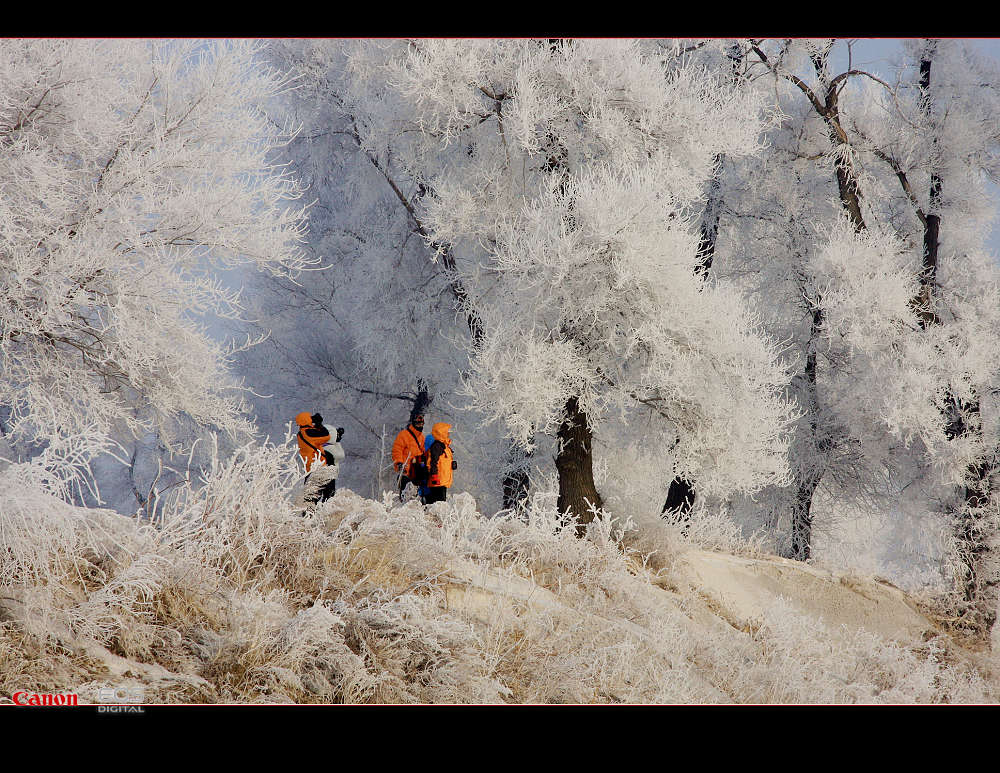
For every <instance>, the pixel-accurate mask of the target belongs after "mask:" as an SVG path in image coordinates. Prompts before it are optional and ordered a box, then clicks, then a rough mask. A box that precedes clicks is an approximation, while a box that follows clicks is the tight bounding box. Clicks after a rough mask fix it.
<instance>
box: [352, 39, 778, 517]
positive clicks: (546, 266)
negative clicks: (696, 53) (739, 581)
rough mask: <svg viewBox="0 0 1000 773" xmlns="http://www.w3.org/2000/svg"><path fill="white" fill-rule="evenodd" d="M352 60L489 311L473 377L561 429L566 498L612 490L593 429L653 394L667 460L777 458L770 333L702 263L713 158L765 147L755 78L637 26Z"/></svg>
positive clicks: (546, 428)
mask: <svg viewBox="0 0 1000 773" xmlns="http://www.w3.org/2000/svg"><path fill="white" fill-rule="evenodd" d="M350 67H351V74H352V79H351V81H350V84H349V88H350V92H349V96H348V99H350V100H351V101H353V102H354V103H355V104H356V105H357V112H362V113H364V114H366V115H367V116H368V118H367V120H366V126H365V131H364V132H363V133H362V134H361V140H362V143H363V144H364V145H365V146H371V147H378V146H382V145H384V144H385V138H386V137H391V138H392V139H393V140H394V144H393V146H394V147H395V149H396V153H397V157H396V163H397V164H398V166H399V167H400V168H402V169H404V170H406V171H407V173H408V176H409V177H410V179H412V180H413V181H414V182H415V183H416V185H417V186H423V188H424V189H425V190H426V191H427V194H426V195H424V196H422V197H421V198H420V199H419V200H418V202H417V204H416V205H415V206H416V207H417V208H418V212H419V217H420V220H421V222H422V224H423V226H424V229H425V230H426V234H427V239H428V241H429V242H430V243H431V244H433V245H435V246H436V248H437V255H438V259H439V260H440V261H441V262H442V263H443V265H444V267H445V269H446V271H447V273H448V275H449V276H450V277H451V278H452V281H453V282H457V283H459V284H460V286H461V287H462V288H463V291H464V296H463V297H462V298H460V299H459V301H460V306H461V308H462V310H463V312H465V313H469V314H471V313H474V314H475V315H476V316H477V317H478V319H479V320H480V324H481V336H480V337H479V338H478V340H476V341H475V342H474V344H473V346H472V347H471V351H470V358H471V372H470V373H469V376H468V378H467V380H466V387H465V394H466V396H467V398H468V399H469V401H470V403H471V404H472V405H473V406H474V407H476V408H477V409H478V410H479V411H481V412H482V413H483V414H484V415H485V416H486V417H487V418H491V419H500V420H502V421H503V422H504V424H505V425H506V427H507V430H508V433H509V435H510V436H511V437H512V438H513V439H514V440H516V441H517V442H518V443H520V444H521V445H522V446H524V447H526V448H530V447H531V446H532V444H533V441H534V439H535V438H536V437H537V436H538V435H539V434H549V435H555V436H556V438H557V439H558V450H557V454H556V468H557V471H558V476H559V506H560V510H561V511H562V512H572V513H573V514H574V515H575V516H576V517H577V518H578V519H579V520H580V521H581V523H586V522H587V521H589V520H590V518H591V517H592V516H593V512H594V510H595V508H600V507H601V497H600V495H599V493H598V491H597V489H596V486H595V484H594V480H593V472H592V442H593V436H594V431H595V429H596V428H599V427H602V426H611V425H613V424H614V423H615V422H616V421H618V422H619V423H627V421H628V420H629V417H630V416H635V415H637V414H640V413H641V412H643V411H646V412H649V413H651V414H653V415H655V416H656V417H657V419H658V420H659V421H660V422H661V424H660V431H659V433H658V436H657V439H656V441H655V443H654V446H653V447H650V448H649V449H647V450H648V451H649V452H650V453H653V454H657V455H659V456H661V457H662V458H664V459H665V460H667V459H669V460H672V464H671V466H672V467H673V469H668V470H665V472H666V473H667V474H666V476H665V477H666V478H667V480H669V478H670V477H672V476H673V475H674V474H681V475H684V476H686V477H688V478H689V479H690V480H692V481H697V482H698V484H699V485H700V486H701V487H702V488H703V489H704V490H705V491H706V492H709V493H720V492H728V491H731V490H735V489H740V488H743V489H747V490H752V489H754V488H756V487H759V486H760V485H762V484H764V483H766V482H769V481H776V480H780V479H781V478H782V476H783V475H784V472H785V462H784V451H785V449H784V445H783V442H784V440H783V439H784V429H785V426H786V424H787V421H788V416H789V408H788V406H787V405H786V404H785V403H783V402H782V401H781V400H780V399H778V397H777V396H776V392H777V390H778V389H779V388H780V385H781V383H782V382H783V379H784V374H783V371H782V369H781V368H780V367H779V365H778V363H777V355H776V352H775V350H774V349H773V347H772V346H771V344H770V343H769V342H768V341H767V340H766V339H765V338H763V337H762V336H761V335H759V334H758V332H757V329H756V321H755V319H754V318H753V315H752V314H751V313H750V312H749V311H748V309H747V308H746V306H745V304H744V303H743V301H742V299H741V297H740V296H739V294H738V293H737V292H735V291H733V290H730V289H726V288H723V287H721V286H714V285H708V284H705V283H704V282H703V281H702V280H701V279H700V278H699V277H698V276H697V275H696V271H695V267H696V264H697V261H698V246H699V241H700V233H699V228H698V223H697V214H698V213H699V212H700V209H701V203H702V194H703V191H704V189H705V187H706V183H707V181H708V180H709V179H710V177H711V175H712V172H713V165H714V160H715V158H716V157H717V156H718V154H720V153H725V154H726V155H727V156H734V157H736V156H744V155H747V154H752V153H755V152H757V151H758V150H759V146H758V136H759V132H760V130H761V128H762V126H763V125H764V120H765V119H764V117H763V115H762V111H761V110H760V104H759V102H758V101H756V98H755V97H753V96H752V95H750V94H748V93H747V92H746V91H744V90H740V89H736V88H734V87H733V86H732V84H731V82H730V83H726V82H725V81H720V79H719V78H716V77H714V76H713V74H712V73H709V72H706V71H705V70H704V69H702V68H698V67H693V66H691V67H688V66H685V65H684V64H683V62H682V61H681V60H680V58H679V56H678V52H677V51H676V50H674V49H672V48H666V49H664V48H662V47H660V46H657V45H654V44H640V43H635V42H628V41H613V42H612V41H606V42H596V41H570V42H565V41H554V42H551V41H534V40H532V41H430V40H428V41H419V42H411V43H409V44H381V43H370V44H365V45H362V46H359V47H358V50H357V51H356V52H355V53H354V54H353V55H352V56H351V59H350Z"/></svg>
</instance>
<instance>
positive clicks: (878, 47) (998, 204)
mask: <svg viewBox="0 0 1000 773" xmlns="http://www.w3.org/2000/svg"><path fill="white" fill-rule="evenodd" d="M962 39H964V40H969V41H970V42H971V43H972V44H973V45H974V46H976V47H977V48H978V49H979V50H980V51H981V52H982V53H984V54H986V55H988V56H992V57H993V58H994V59H996V60H997V61H1000V38H962ZM899 50H900V38H855V39H853V43H852V46H851V58H852V61H851V63H852V65H853V66H855V67H860V68H864V69H868V70H870V71H872V73H873V74H879V73H880V74H882V75H888V74H889V73H890V68H889V60H890V58H891V57H893V56H894V55H896V54H898V52H899ZM846 51H847V49H846V46H843V45H838V46H837V47H836V49H835V51H834V57H840V58H839V59H837V60H836V64H838V65H840V66H842V67H843V66H846V64H847V52H846ZM989 188H990V192H991V193H992V195H993V203H994V209H995V210H996V211H997V219H996V220H994V223H993V230H992V232H991V234H990V238H989V240H988V242H987V246H988V248H989V249H990V250H991V251H992V252H993V255H994V258H996V259H997V260H998V261H1000V188H998V187H997V186H995V185H992V184H990V185H989Z"/></svg>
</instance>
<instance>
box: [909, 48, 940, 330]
mask: <svg viewBox="0 0 1000 773" xmlns="http://www.w3.org/2000/svg"><path fill="white" fill-rule="evenodd" d="M934 49H935V46H934V44H933V43H932V44H930V45H929V46H928V48H927V49H926V52H925V54H924V57H923V59H921V60H920V110H921V112H922V113H923V114H924V117H925V118H928V119H929V118H930V117H931V92H930V87H931V64H932V63H933V56H934ZM933 146H934V147H935V148H936V147H937V136H936V133H935V137H934V139H933ZM940 211H941V176H940V174H938V171H937V169H936V167H935V166H934V165H933V162H932V166H931V179H930V190H929V192H928V200H927V214H925V215H924V216H923V217H922V218H921V220H922V221H923V224H924V253H923V261H922V265H921V270H920V275H919V280H920V294H919V295H918V296H917V298H915V299H914V301H913V305H914V308H915V309H916V310H917V314H918V315H919V322H920V327H922V328H926V327H927V326H928V325H933V324H937V323H938V322H940V320H939V319H938V317H937V315H936V314H935V313H934V304H933V300H934V284H935V282H936V281H937V265H938V248H939V245H940V242H941V214H940ZM919 214H920V213H918V215H919Z"/></svg>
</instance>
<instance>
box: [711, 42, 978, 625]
mask: <svg viewBox="0 0 1000 773" xmlns="http://www.w3.org/2000/svg"><path fill="white" fill-rule="evenodd" d="M952 43H954V45H953V46H951V52H952V53H951V54H949V56H950V57H951V59H950V60H947V58H946V59H943V60H942V62H941V65H940V68H939V69H938V70H937V71H936V72H937V73H938V75H939V77H941V78H942V81H941V83H940V86H941V88H940V91H938V92H937V96H936V98H937V100H938V101H937V102H936V103H935V102H933V94H932V92H933V85H932V84H933V80H932V79H929V75H930V73H931V72H932V71H934V70H933V68H932V66H931V61H930V59H929V58H928V57H927V54H928V52H929V51H931V50H932V49H931V48H930V47H928V46H927V45H926V44H925V43H924V42H920V41H913V42H912V43H909V44H908V48H909V49H911V50H909V51H908V53H906V55H905V56H904V57H902V58H901V59H900V60H899V61H898V62H896V63H895V64H894V72H893V73H891V74H890V76H888V79H886V78H883V77H880V76H879V75H877V74H875V73H872V72H868V71H866V70H864V69H862V68H860V67H859V66H857V65H855V64H853V63H852V59H851V45H850V43H849V42H847V43H846V44H845V43H844V42H839V41H832V40H822V41H809V40H803V41H794V42H792V41H749V42H748V43H746V49H747V52H748V53H747V61H748V65H749V72H748V78H747V82H748V84H750V85H751V86H752V87H755V88H761V89H763V90H764V91H765V92H767V93H770V94H771V95H772V98H773V99H774V104H775V105H776V106H777V107H778V108H779V109H780V110H781V112H782V114H783V116H784V118H783V120H782V122H781V124H780V125H779V126H778V127H776V128H775V129H773V130H771V131H769V133H768V136H767V139H768V142H769V145H770V147H771V148H773V151H772V152H771V153H769V154H767V155H765V156H763V157H758V158H750V159H747V160H746V162H745V163H743V164H742V167H741V168H740V169H737V170H734V171H733V173H732V174H730V175H729V176H728V178H727V180H726V185H727V186H728V188H726V190H725V191H724V193H725V196H724V199H725V202H726V206H725V207H723V215H722V223H723V227H722V233H721V235H720V237H719V238H720V242H721V243H723V245H724V246H723V247H722V248H721V252H722V253H723V259H722V260H721V264H720V261H719V260H718V259H717V260H716V263H715V265H714V268H715V269H716V271H717V272H718V273H719V274H720V275H721V276H722V277H723V278H724V279H730V280H733V281H738V282H739V283H741V284H743V285H744V286H746V287H747V288H748V289H750V290H752V292H753V293H754V294H755V295H756V296H757V297H758V298H759V299H760V300H761V302H762V305H761V307H760V308H761V310H762V311H763V312H764V313H765V316H766V319H767V324H768V329H769V330H770V331H771V333H772V334H773V335H775V336H776V337H778V338H781V339H787V340H789V341H790V343H791V344H792V349H791V351H793V352H798V355H797V357H796V359H798V361H799V364H798V365H797V366H796V371H797V374H798V375H796V376H795V378H794V379H793V380H792V383H791V391H792V394H793V395H794V396H795V397H796V400H797V401H798V402H799V404H800V406H801V407H802V408H803V410H804V411H805V415H804V416H803V418H802V420H800V423H799V426H798V429H797V432H796V441H795V443H794V444H793V452H792V466H793V470H794V476H795V478H796V483H795V484H794V485H793V486H792V487H789V488H787V489H778V490H773V491H771V492H770V493H769V494H768V495H767V496H765V497H764V498H763V500H762V501H763V502H764V506H765V509H768V508H770V509H772V510H773V511H775V512H782V511H785V512H790V514H791V521H792V529H791V537H792V538H791V540H790V541H789V545H788V550H789V552H790V554H792V555H797V556H798V557H808V554H809V553H808V551H809V546H810V542H811V540H810V529H811V517H812V514H811V508H812V503H813V500H814V497H815V496H816V495H817V493H818V492H820V491H823V492H825V494H827V495H832V496H834V497H840V498H844V497H847V498H854V499H858V498H860V499H861V500H863V501H865V503H866V504H867V505H869V506H874V507H876V508H881V509H883V510H885V511H886V512H888V511H891V510H892V509H893V508H895V507H896V506H897V504H898V500H899V495H900V491H901V488H902V487H903V486H904V485H908V484H911V483H912V482H914V481H916V480H917V479H920V480H922V481H924V484H923V485H924V486H925V488H926V489H927V491H928V493H927V496H928V497H929V499H928V501H927V502H926V505H927V506H929V507H930V508H931V509H933V508H934V507H935V506H936V505H935V503H934V501H933V500H934V499H935V498H941V496H940V495H939V494H935V493H933V487H934V486H935V485H937V486H940V485H941V483H947V482H948V481H949V480H950V481H951V484H952V485H954V484H958V485H959V486H964V487H965V491H966V495H967V496H966V501H967V503H968V502H969V501H972V500H975V502H976V503H977V505H978V506H983V505H984V504H985V500H984V497H983V491H984V489H986V488H988V484H987V483H986V479H987V478H988V477H989V476H988V475H980V472H981V471H983V470H985V469H986V467H985V466H983V465H982V464H981V462H982V461H984V460H986V459H988V458H989V457H990V456H991V454H992V450H993V447H994V446H995V443H993V444H992V445H991V441H990V440H989V431H987V432H986V436H985V437H984V436H983V435H982V433H981V432H980V430H978V429H976V430H974V431H971V432H967V431H963V430H962V426H966V427H969V426H971V425H976V426H977V427H978V426H984V427H985V426H987V425H988V424H989V423H990V422H983V421H982V420H981V419H980V418H978V407H977V406H978V405H979V402H978V399H977V395H986V394H988V392H989V391H990V389H991V383H992V380H993V379H994V374H993V368H994V366H993V365H992V363H994V362H995V361H996V357H995V356H994V355H992V354H991V353H990V346H991V342H993V341H995V340H996V334H995V332H992V331H993V330H994V324H995V323H994V322H993V319H994V317H995V314H996V311H995V309H996V303H995V297H996V296H995V286H996V284H995V273H996V269H995V266H994V265H993V262H992V261H991V260H990V259H989V258H988V257H986V256H985V255H983V253H982V239H983V237H984V236H985V233H986V232H987V230H988V223H989V219H990V207H989V199H988V196H987V195H985V191H984V190H983V180H984V175H990V174H995V168H994V165H995V161H994V157H995V145H994V143H995V137H996V134H997V132H996V125H995V119H994V118H993V117H992V114H991V107H990V105H991V103H992V102H991V100H992V99H993V96H992V95H993V91H994V89H995V84H996V82H997V79H996V74H995V73H993V72H990V71H989V70H990V68H989V67H988V66H987V65H986V63H985V62H983V61H982V60H977V58H976V57H975V56H974V55H972V53H971V51H970V50H969V49H968V48H967V47H965V46H960V45H958V43H957V42H952ZM838 46H839V47H841V48H846V54H847V64H846V67H838V68H834V65H833V64H832V62H833V59H834V57H833V54H834V53H835V49H836V48H837V47H838ZM936 50H937V51H938V55H939V56H942V53H941V51H940V49H936ZM959 52H961V53H959ZM946 61H950V63H949V64H946V63H945V62H946ZM934 105H936V106H934ZM993 114H995V112H994V113H993ZM949 178H950V179H951V180H952V181H953V183H952V185H951V189H950V190H951V193H950V198H949V194H948V193H947V192H948V190H949V186H948V184H947V182H945V181H946V180H947V179H949ZM946 212H947V213H948V215H950V216H951V217H952V218H954V223H955V229H954V230H953V231H951V233H950V239H951V241H950V244H949V245H948V249H945V248H944V246H943V245H944V242H942V241H941V240H940V238H939V234H940V229H941V227H942V226H941V225H940V224H941V223H942V222H943V221H942V218H944V217H945V213H946ZM946 299H947V300H946ZM963 406H964V408H963ZM963 416H964V418H963ZM904 479H905V480H906V484H904V483H902V481H903V480H904ZM935 480H936V481H937V483H936V484H935V483H933V481H935ZM969 497H971V499H969ZM945 498H946V497H945ZM967 509H968V508H967ZM958 522H959V523H965V524H966V525H968V523H969V520H968V519H964V520H963V519H959V520H958ZM965 532H966V533H965V536H964V537H962V536H961V535H959V534H957V535H956V536H958V540H957V541H958V542H959V543H960V544H963V545H964V547H963V548H960V549H959V552H960V553H964V554H965V555H966V556H970V555H973V554H977V553H980V552H981V551H982V547H983V544H985V543H988V542H989V541H990V540H991V538H990V537H988V535H986V534H985V533H982V530H981V529H978V528H976V529H971V530H970V529H966V530H965ZM972 532H976V534H977V536H976V537H975V538H973V537H972ZM974 545H976V546H975V547H974ZM966 565H967V566H968V565H969V561H966ZM974 574H975V573H973V572H972V571H971V569H968V570H967V571H966V576H973V575H974ZM987 605H989V603H987Z"/></svg>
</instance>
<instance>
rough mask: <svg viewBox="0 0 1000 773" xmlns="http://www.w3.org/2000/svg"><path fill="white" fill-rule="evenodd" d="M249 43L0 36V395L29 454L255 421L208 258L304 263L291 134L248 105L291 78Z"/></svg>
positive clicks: (244, 428)
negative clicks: (288, 158) (223, 333)
mask: <svg viewBox="0 0 1000 773" xmlns="http://www.w3.org/2000/svg"><path fill="white" fill-rule="evenodd" d="M257 50H258V46H255V45H253V44H250V43H210V44H201V43H198V42H194V41H184V42H166V41H161V42H152V43H148V42H130V41H121V40H115V41H78V40H74V41H61V40H25V41H7V42H6V43H5V44H4V46H3V47H2V50H0V92H2V93H3V99H2V102H0V152H2V154H3V158H4V164H3V169H2V172H0V175H2V178H3V179H2V188H3V197H2V202H0V374H2V375H0V406H2V408H3V411H4V413H5V415H6V416H7V418H6V420H5V425H6V430H5V434H6V435H7V440H8V441H9V442H11V443H12V444H16V445H17V446H18V448H19V449H20V452H21V453H22V455H24V454H26V455H31V454H33V453H36V452H38V451H39V450H40V449H43V448H46V447H49V448H55V447H56V446H65V445H66V442H67V438H73V437H75V438H79V439H80V440H79V442H78V443H76V444H75V447H76V448H77V449H78V450H79V451H80V452H81V454H82V453H83V451H84V449H86V448H91V447H92V445H91V443H90V442H88V441H86V440H84V439H83V438H91V439H93V438H99V437H103V438H117V439H119V440H123V439H127V438H129V437H141V436H144V435H146V434H147V433H151V432H156V433H157V435H158V437H159V439H160V441H161V442H162V443H164V444H165V446H166V447H168V448H172V449H177V448H180V447H183V445H184V443H185V442H189V441H190V439H191V436H190V434H189V433H187V432H186V431H185V427H186V426H190V424H191V423H193V424H196V425H199V426H201V427H208V428H215V429H216V430H218V431H225V432H228V433H231V434H233V435H239V434H241V433H247V432H249V431H250V430H251V428H252V425H251V424H250V423H249V422H248V421H247V420H246V418H245V416H244V414H243V412H242V408H243V403H242V400H241V399H240V393H239V391H238V387H239V384H238V382H237V381H236V380H235V379H234V378H233V377H232V376H231V374H230V372H229V369H228V363H229V359H230V356H231V353H232V348H231V347H228V346H227V345H226V344H225V343H220V342H218V341H217V340H216V339H215V338H214V337H213V336H211V335H209V334H208V333H207V332H206V330H205V328H204V324H206V323H207V322H211V320H212V318H213V316H222V317H225V316H231V315H236V314H238V313H239V310H240V299H239V293H238V292H236V291H233V290H230V289H228V288H227V287H226V285H225V284H223V283H222V282H221V281H220V279H219V278H218V275H217V274H216V273H215V272H216V270H225V269H230V268H234V267H240V266H243V267H249V268H251V269H259V270H263V271H269V272H272V273H277V274H288V273H293V272H295V271H297V270H299V269H301V268H303V267H305V266H306V265H307V264H308V261H307V259H306V258H305V256H304V255H303V254H302V253H301V251H300V250H299V241H300V238H301V236H302V230H303V225H304V214H303V211H302V208H301V207H299V208H295V207H293V206H292V204H291V203H292V202H293V200H294V199H296V198H297V197H298V195H299V193H300V190H299V187H298V185H297V183H296V182H295V180H294V178H293V177H291V176H290V175H288V174H287V173H286V172H285V171H284V170H283V169H281V168H280V167H279V166H276V164H275V161H274V157H273V154H274V152H275V151H276V149H277V148H278V147H280V146H281V145H282V144H283V143H284V142H286V141H287V138H288V136H289V135H288V133H287V132H285V131H283V130H282V129H281V128H280V127H275V126H274V125H272V124H271V123H270V122H269V121H268V120H267V118H266V117H265V116H264V114H263V113H262V112H261V110H260V107H261V104H262V101H263V100H266V99H267V98H268V97H269V96H273V95H275V94H277V93H278V92H279V91H281V90H282V89H283V88H285V87H286V86H287V84H286V83H284V82H283V81H282V80H281V79H280V78H278V77H277V76H275V75H274V74H272V73H270V72H269V71H267V70H266V69H264V68H262V67H261V66H260V63H259V62H258V61H257V59H256V55H257ZM73 447H74V444H73V443H70V444H69V448H70V451H69V453H70V454H72V453H73V451H72V449H73ZM78 459H79V457H77V460H78ZM67 464H68V465H69V466H68V467H67V469H69V467H71V466H72V465H71V464H69V463H67Z"/></svg>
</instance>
